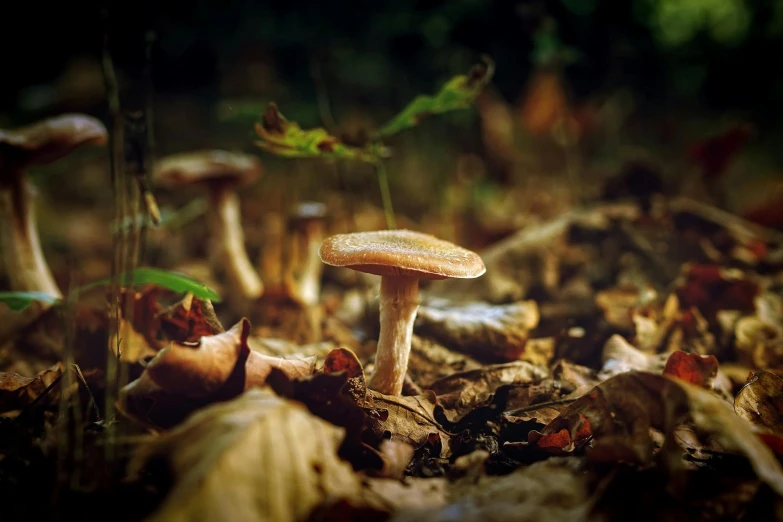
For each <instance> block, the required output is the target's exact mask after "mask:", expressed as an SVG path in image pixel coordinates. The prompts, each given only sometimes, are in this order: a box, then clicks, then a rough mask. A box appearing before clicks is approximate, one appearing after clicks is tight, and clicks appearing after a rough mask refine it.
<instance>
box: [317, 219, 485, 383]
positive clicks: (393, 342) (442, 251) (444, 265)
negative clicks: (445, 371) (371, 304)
mask: <svg viewBox="0 0 783 522" xmlns="http://www.w3.org/2000/svg"><path fill="white" fill-rule="evenodd" d="M319 255H320V257H321V260H322V261H323V262H324V263H326V264H328V265H332V266H338V267H345V268H350V269H352V270H357V271H360V272H365V273H368V274H375V275H379V276H381V292H380V323H381V329H380V335H379V339H378V348H377V352H376V356H375V372H374V373H373V375H372V377H371V378H370V381H369V383H368V386H369V387H370V388H371V389H373V390H375V391H378V392H380V393H384V394H387V395H400V393H401V392H402V384H403V381H404V379H405V372H406V370H407V367H408V356H409V354H410V351H411V335H412V334H413V323H414V320H415V319H416V312H417V311H418V308H419V279H449V278H460V279H465V278H474V277H479V276H480V275H482V274H483V273H484V272H486V267H485V266H484V262H483V261H482V259H481V257H479V255H478V254H476V253H475V252H472V251H470V250H467V249H465V248H462V247H459V246H457V245H455V244H453V243H450V242H448V241H443V240H442V239H438V238H436V237H434V236H431V235H429V234H423V233H420V232H414V231H411V230H383V231H377V232H355V233H351V234H337V235H334V236H331V237H328V238H326V240H324V242H323V243H322V244H321V248H320V250H319Z"/></svg>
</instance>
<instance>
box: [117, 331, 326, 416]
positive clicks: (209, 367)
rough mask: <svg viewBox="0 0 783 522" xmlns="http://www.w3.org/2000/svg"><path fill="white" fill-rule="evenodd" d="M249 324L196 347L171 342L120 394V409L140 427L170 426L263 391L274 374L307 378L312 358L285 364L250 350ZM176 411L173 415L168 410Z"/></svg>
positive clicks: (206, 339)
mask: <svg viewBox="0 0 783 522" xmlns="http://www.w3.org/2000/svg"><path fill="white" fill-rule="evenodd" d="M249 334H250V322H249V321H248V320H247V319H242V320H241V321H240V322H238V323H237V324H236V325H234V326H233V327H232V328H231V329H229V330H228V331H226V332H224V333H221V334H218V335H213V336H207V337H202V338H201V339H200V340H199V341H198V342H191V343H184V342H183V343H179V342H172V343H171V344H169V345H168V346H167V347H165V348H164V349H162V350H161V351H160V352H158V353H157V355H156V356H155V357H154V358H153V359H152V360H151V361H150V362H149V363H148V364H147V367H146V368H145V370H144V372H143V373H142V375H141V376H140V377H139V378H138V379H136V380H134V381H132V382H130V383H129V384H128V385H126V386H125V387H124V388H123V389H122V390H121V391H120V400H119V405H118V406H119V407H120V409H121V411H123V412H124V413H125V414H126V415H128V416H131V417H133V418H136V419H137V420H140V421H142V422H144V423H151V424H153V425H159V426H164V427H165V426H171V425H173V424H176V423H177V422H178V421H179V420H181V419H183V418H184V416H186V415H187V413H189V412H190V411H193V409H195V408H197V407H200V406H203V405H205V404H209V403H211V402H215V401H219V400H226V399H230V398H232V397H235V396H237V395H239V394H240V393H242V392H243V391H246V390H248V389H250V388H252V387H256V386H263V385H264V384H265V383H266V380H267V377H268V376H269V374H270V373H271V372H272V370H273V369H275V370H278V371H280V372H282V373H283V374H285V375H287V376H288V377H290V378H296V377H301V376H304V375H310V374H312V373H313V371H314V369H315V364H314V360H313V359H309V360H308V359H283V358H279V357H270V356H267V355H262V354H260V353H258V352H254V351H252V350H251V349H250V347H249V346H248V344H247V343H248V336H249ZM178 407H179V410H181V412H180V413H179V414H177V415H174V414H173V413H172V412H171V410H176V409H177V408H178Z"/></svg>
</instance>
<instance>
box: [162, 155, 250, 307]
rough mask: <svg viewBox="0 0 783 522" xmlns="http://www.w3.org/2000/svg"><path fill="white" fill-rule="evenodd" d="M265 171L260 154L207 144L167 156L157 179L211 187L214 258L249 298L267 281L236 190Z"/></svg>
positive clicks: (174, 184)
mask: <svg viewBox="0 0 783 522" xmlns="http://www.w3.org/2000/svg"><path fill="white" fill-rule="evenodd" d="M260 173H261V164H260V162H259V161H258V159H257V158H256V157H254V156H250V155H248V154H241V153H236V152H228V151H223V150H203V151H194V152H186V153H181V154H174V155H170V156H167V157H165V158H162V159H161V160H160V161H159V162H158V164H157V166H156V168H155V174H154V179H155V181H156V182H157V183H160V184H161V185H164V186H168V187H181V186H185V185H195V186H198V187H201V188H204V189H206V191H207V193H208V194H209V199H210V205H209V209H208V211H207V220H208V221H209V235H210V239H211V242H212V245H213V246H212V248H210V262H211V264H212V267H213V269H214V270H215V271H216V272H223V273H225V275H226V277H227V279H228V284H229V285H230V287H231V289H232V291H233V292H236V293H238V294H239V295H240V296H241V297H242V298H244V300H246V301H247V300H254V299H256V298H258V297H260V296H261V294H262V293H263V291H264V285H263V283H262V281H261V278H260V277H259V275H258V273H257V272H256V271H255V269H254V268H253V264H252V263H251V262H250V259H248V256H247V250H245V236H244V232H243V231H242V219H241V216H240V208H239V197H238V196H237V194H236V192H235V191H234V189H235V188H237V187H239V186H243V185H246V184H247V183H249V182H251V181H253V180H254V179H256V178H257V177H258V176H259V175H260Z"/></svg>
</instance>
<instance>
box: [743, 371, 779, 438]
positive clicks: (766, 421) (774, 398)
mask: <svg viewBox="0 0 783 522" xmlns="http://www.w3.org/2000/svg"><path fill="white" fill-rule="evenodd" d="M734 411H735V412H737V415H739V416H740V417H742V418H743V419H745V420H746V421H748V422H751V423H753V424H755V425H757V426H762V427H764V428H767V429H769V430H771V431H772V432H773V433H776V434H778V435H783V378H781V377H779V376H777V375H775V374H774V373H770V372H765V371H760V372H757V373H755V374H753V375H752V376H750V378H749V379H748V382H747V384H745V386H743V387H742V389H741V390H740V391H739V393H738V394H737V397H736V398H735V399H734Z"/></svg>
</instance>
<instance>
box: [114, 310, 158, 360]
mask: <svg viewBox="0 0 783 522" xmlns="http://www.w3.org/2000/svg"><path fill="white" fill-rule="evenodd" d="M118 336H119V343H118V342H117V339H118ZM109 349H110V350H111V352H112V354H113V355H114V356H115V357H116V356H117V351H118V350H119V353H120V358H121V359H122V360H123V361H127V362H130V363H137V362H141V361H144V360H146V359H150V358H152V357H155V355H156V354H157V353H158V347H157V345H151V344H150V343H149V338H148V337H147V336H145V335H143V334H142V333H140V332H139V331H138V330H136V329H135V328H134V327H133V325H132V324H131V322H130V321H128V320H126V319H123V318H120V325H119V328H118V330H117V332H115V333H112V334H111V336H110V337H109Z"/></svg>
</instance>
